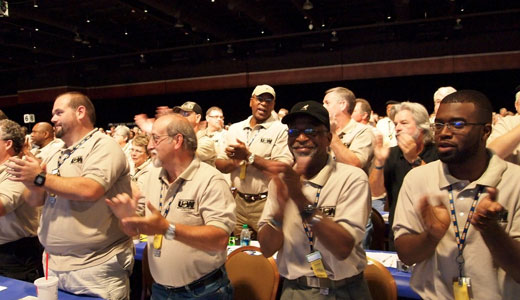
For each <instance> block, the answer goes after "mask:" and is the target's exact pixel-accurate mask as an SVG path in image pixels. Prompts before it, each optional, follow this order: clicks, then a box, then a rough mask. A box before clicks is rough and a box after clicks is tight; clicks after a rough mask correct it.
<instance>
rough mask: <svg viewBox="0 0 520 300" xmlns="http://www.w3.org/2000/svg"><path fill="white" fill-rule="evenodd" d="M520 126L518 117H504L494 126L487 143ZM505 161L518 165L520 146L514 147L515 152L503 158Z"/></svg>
mask: <svg viewBox="0 0 520 300" xmlns="http://www.w3.org/2000/svg"><path fill="white" fill-rule="evenodd" d="M519 125H520V115H515V116H506V117H505V118H501V119H500V120H499V121H498V122H497V123H496V124H495V125H494V126H493V130H492V131H491V135H490V136H489V138H488V140H487V143H488V145H489V143H491V142H492V141H493V140H495V139H496V138H498V137H501V136H503V135H504V134H506V133H508V132H509V131H511V130H513V129H514V128H515V127H517V126H519ZM505 160H506V161H508V162H512V163H514V164H517V165H520V144H518V145H516V148H515V150H513V152H512V153H511V154H510V155H508V156H507V157H506V158H505Z"/></svg>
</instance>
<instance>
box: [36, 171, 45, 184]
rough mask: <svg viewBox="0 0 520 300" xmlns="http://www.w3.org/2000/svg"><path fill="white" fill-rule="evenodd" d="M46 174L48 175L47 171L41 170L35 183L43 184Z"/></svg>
mask: <svg viewBox="0 0 520 300" xmlns="http://www.w3.org/2000/svg"><path fill="white" fill-rule="evenodd" d="M45 175H47V174H46V173H45V172H41V173H40V174H38V175H36V177H35V178H34V181H33V182H34V185H36V186H43V185H44V184H45V178H46V177H45Z"/></svg>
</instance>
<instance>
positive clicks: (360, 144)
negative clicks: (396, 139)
mask: <svg viewBox="0 0 520 300" xmlns="http://www.w3.org/2000/svg"><path fill="white" fill-rule="evenodd" d="M338 137H339V139H340V140H341V142H343V145H345V146H346V147H347V148H348V149H349V150H350V151H352V152H354V154H355V155H356V156H357V158H358V159H359V161H360V163H361V168H362V169H363V170H364V171H365V173H367V174H368V170H369V168H370V164H371V163H372V158H373V157H374V145H373V144H372V140H373V138H374V134H373V133H372V128H371V127H370V126H368V125H364V124H361V123H358V122H356V121H354V119H351V120H350V122H348V124H347V125H346V126H345V127H344V128H343V129H342V130H341V133H340V134H339V135H338Z"/></svg>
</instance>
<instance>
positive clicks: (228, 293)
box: [151, 267, 233, 300]
mask: <svg viewBox="0 0 520 300" xmlns="http://www.w3.org/2000/svg"><path fill="white" fill-rule="evenodd" d="M221 269H222V273H223V276H222V277H221V278H219V279H217V280H216V281H214V282H212V283H210V284H208V285H206V286H202V287H200V288H196V289H194V290H190V291H188V290H184V291H182V292H174V291H172V290H171V289H168V288H167V287H165V286H163V285H160V284H157V283H154V284H153V285H152V299H151V300H181V299H183V300H185V299H200V300H231V299H233V287H232V286H231V283H230V282H229V279H228V277H227V273H226V270H225V268H224V267H222V268H221Z"/></svg>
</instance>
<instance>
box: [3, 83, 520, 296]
mask: <svg viewBox="0 0 520 300" xmlns="http://www.w3.org/2000/svg"><path fill="white" fill-rule="evenodd" d="M244 100H246V99H244ZM248 100H249V106H250V108H251V115H250V116H249V117H248V118H246V119H245V120H243V121H240V122H237V123H234V124H230V126H225V125H224V113H232V111H226V110H223V109H222V108H220V107H217V106H212V107H209V108H207V110H206V111H205V114H204V115H203V110H202V107H201V106H200V105H199V104H197V103H196V102H193V101H187V102H185V103H183V104H182V105H179V106H174V107H172V108H170V107H168V106H161V107H158V108H157V110H156V115H155V116H153V117H150V116H146V115H144V114H137V115H136V116H135V119H134V121H135V126H131V127H132V128H129V127H127V126H126V125H123V124H121V125H117V126H116V125H114V126H111V127H110V128H109V129H108V130H106V131H105V130H104V129H103V128H96V127H95V124H96V113H95V107H94V105H93V104H92V102H91V101H90V99H89V98H88V97H87V96H86V95H84V94H82V93H79V92H67V93H65V94H62V95H58V96H57V97H56V100H55V102H54V105H53V108H52V111H51V112H49V113H50V114H51V115H52V119H51V122H52V124H51V123H47V122H39V123H36V124H35V125H34V126H32V131H31V132H30V133H27V132H24V129H23V127H22V126H20V125H19V124H17V123H16V122H14V121H11V120H9V119H8V116H6V115H5V114H4V113H3V112H2V111H0V137H1V139H0V275H2V276H6V277H11V278H15V279H19V280H25V281H31V282H32V281H34V280H35V279H37V278H38V277H41V276H45V275H50V276H56V277H57V278H58V280H59V288H60V289H62V290H65V291H68V292H70V293H74V294H85V295H91V296H97V297H101V298H104V299H128V298H129V295H130V290H131V288H132V287H131V286H130V281H129V277H130V275H131V273H132V269H133V265H134V253H135V249H134V243H132V238H136V237H139V235H143V234H144V235H148V246H147V253H145V254H144V255H146V256H147V260H148V263H149V267H150V272H151V274H152V276H153V279H154V281H155V283H154V285H153V288H152V297H153V299H232V297H233V287H232V286H231V283H230V280H229V278H228V275H227V271H226V268H225V266H224V263H225V261H226V247H227V245H228V241H229V238H230V236H235V237H238V236H240V232H241V230H242V228H244V227H248V228H249V229H250V230H251V231H252V238H253V239H255V240H258V241H259V243H260V248H261V251H262V253H263V255H265V256H267V257H269V256H271V255H273V254H275V253H277V264H278V269H279V273H280V275H281V276H282V277H283V279H284V280H283V286H282V288H281V296H280V297H281V299H371V296H370V292H369V290H368V286H367V283H366V280H365V278H364V270H365V268H366V266H367V258H366V253H365V249H367V248H369V247H370V241H371V237H372V232H373V226H372V221H371V214H379V213H383V212H388V223H389V228H390V230H389V233H388V240H387V243H386V250H392V251H397V254H398V256H399V259H400V260H401V261H402V262H403V263H404V264H406V265H410V266H411V265H415V266H414V268H413V274H412V278H411V281H410V286H411V287H412V289H413V290H414V291H415V292H417V293H418V294H419V296H420V297H421V298H423V299H515V298H516V297H515V294H519V293H520V184H518V183H519V182H518V179H517V178H518V177H516V176H518V174H520V167H519V166H518V164H520V91H517V93H516V95H515V99H514V104H515V108H516V113H512V112H508V111H507V109H505V108H501V109H500V110H499V111H498V112H497V113H495V112H494V111H493V107H492V104H491V101H490V100H489V99H488V97H487V96H486V95H484V94H483V93H481V92H478V91H475V90H459V91H457V90H456V89H455V88H453V87H451V86H447V87H440V88H439V89H438V90H437V91H436V92H435V93H434V95H433V106H434V111H433V112H431V114H429V113H428V111H427V110H426V108H425V107H424V106H423V105H422V104H420V103H417V102H410V101H403V102H400V101H396V100H388V101H387V102H386V103H385V111H386V115H385V116H381V117H379V116H378V115H377V114H375V113H374V112H373V111H372V108H373V107H374V105H373V104H372V105H371V104H370V101H369V99H368V100H367V99H362V98H356V96H355V94H354V92H353V91H351V90H349V89H348V88H345V87H336V88H332V89H329V90H327V91H324V96H323V99H322V100H321V101H305V102H298V103H297V104H295V105H294V106H293V107H292V108H290V109H289V108H280V109H279V111H278V112H276V111H275V106H276V105H278V106H283V100H279V99H277V97H276V91H275V89H274V88H273V87H271V86H269V85H267V84H263V85H258V86H256V88H255V89H254V90H253V91H252V93H251V97H250V98H249V99H248ZM128 124H131V123H130V122H129V123H128ZM515 174H517V175H515ZM42 261H44V262H45V263H46V264H48V266H47V267H46V268H43V264H42ZM44 269H45V272H46V273H47V274H44ZM252 272H254V270H252Z"/></svg>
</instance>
